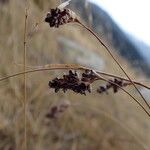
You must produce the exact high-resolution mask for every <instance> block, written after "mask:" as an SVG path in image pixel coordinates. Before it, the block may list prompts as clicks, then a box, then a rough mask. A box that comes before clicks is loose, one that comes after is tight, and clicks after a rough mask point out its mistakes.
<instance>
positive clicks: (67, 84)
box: [49, 70, 97, 95]
mask: <svg viewBox="0 0 150 150" xmlns="http://www.w3.org/2000/svg"><path fill="white" fill-rule="evenodd" d="M96 78H97V77H96V76H94V74H93V71H92V70H90V71H85V73H83V74H82V76H81V78H80V77H79V74H78V73H77V72H73V71H72V70H70V71H69V74H68V75H63V78H55V79H53V80H52V81H49V87H50V88H53V89H55V92H56V93H57V92H58V91H59V90H60V89H61V90H62V91H63V92H66V91H67V90H72V91H74V92H75V93H80V94H84V95H86V92H89V93H91V83H92V82H93V81H94V80H95V79H96Z"/></svg>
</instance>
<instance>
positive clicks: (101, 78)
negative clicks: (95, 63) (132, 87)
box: [95, 72, 150, 117]
mask: <svg viewBox="0 0 150 150" xmlns="http://www.w3.org/2000/svg"><path fill="white" fill-rule="evenodd" d="M95 74H96V75H97V77H98V78H99V79H100V80H103V81H106V82H108V83H111V84H114V85H116V86H117V87H119V88H120V89H121V90H123V91H124V92H125V93H126V94H128V95H129V96H130V97H131V98H132V99H133V100H134V101H135V102H136V103H137V104H138V105H139V106H141V108H142V109H143V110H144V111H145V113H147V115H148V116H149V117H150V113H149V112H148V111H147V110H146V109H145V108H144V106H143V105H142V104H141V103H140V102H139V101H138V100H137V99H136V98H134V97H133V96H132V95H131V94H130V93H129V92H128V91H126V90H125V89H124V88H122V87H121V86H120V85H118V84H116V83H114V82H112V81H110V80H107V79H106V78H104V77H102V76H100V75H99V74H98V73H96V72H95Z"/></svg>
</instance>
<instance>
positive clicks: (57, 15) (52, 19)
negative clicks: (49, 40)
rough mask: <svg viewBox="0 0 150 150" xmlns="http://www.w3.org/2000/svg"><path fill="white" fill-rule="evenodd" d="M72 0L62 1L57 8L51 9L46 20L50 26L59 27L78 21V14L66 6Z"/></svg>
mask: <svg viewBox="0 0 150 150" xmlns="http://www.w3.org/2000/svg"><path fill="white" fill-rule="evenodd" d="M70 1H71V0H68V1H67V2H64V3H62V4H61V5H59V6H58V7H56V8H55V9H50V11H49V12H48V13H47V16H46V18H45V22H47V23H49V25H50V27H55V28H58V27H59V26H60V25H64V24H67V23H71V22H78V19H77V18H78V17H77V15H76V14H75V13H74V12H73V11H72V10H70V9H68V8H65V7H66V6H67V5H69V2H70Z"/></svg>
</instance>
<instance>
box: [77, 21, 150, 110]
mask: <svg viewBox="0 0 150 150" xmlns="http://www.w3.org/2000/svg"><path fill="white" fill-rule="evenodd" d="M77 23H79V24H80V25H81V26H82V27H84V28H85V29H86V30H88V31H89V32H90V33H91V34H92V35H93V36H94V37H95V38H96V39H97V40H98V41H99V43H100V44H101V45H102V46H103V47H104V48H105V49H106V50H107V52H108V53H109V54H110V56H111V57H112V58H113V60H114V61H115V62H116V64H117V65H118V66H119V67H120V69H121V70H122V71H123V72H124V74H125V75H126V77H127V78H128V79H129V81H130V82H131V83H132V85H133V86H134V87H135V89H136V90H137V92H138V93H139V95H140V96H141V98H142V99H143V101H144V102H145V104H146V105H147V107H148V108H149V110H150V105H149V103H148V102H147V100H146V99H145V98H144V96H143V95H142V93H141V92H140V91H139V89H138V88H137V87H136V85H135V83H134V82H133V81H132V80H131V78H130V77H129V75H128V74H127V73H126V71H125V70H124V69H123V67H122V66H121V64H120V63H119V61H118V60H117V59H116V58H115V56H114V55H113V54H112V52H111V51H110V50H109V48H108V47H107V46H106V45H105V44H104V42H102V40H101V39H100V38H99V37H98V35H97V34H96V33H95V32H94V31H92V30H91V29H90V28H88V27H87V26H86V25H84V24H83V23H82V22H80V21H79V20H77Z"/></svg>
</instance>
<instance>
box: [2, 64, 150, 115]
mask: <svg viewBox="0 0 150 150" xmlns="http://www.w3.org/2000/svg"><path fill="white" fill-rule="evenodd" d="M66 69H74V70H82V71H85V70H87V69H88V68H86V67H83V66H80V65H75V64H72V65H68V64H51V65H49V68H39V69H33V70H28V71H25V72H19V73H16V74H13V75H10V76H7V77H4V78H1V79H0V81H4V80H6V79H9V78H12V77H16V76H19V75H22V74H28V73H33V72H43V71H50V70H66ZM88 70H89V69H88ZM96 74H97V75H98V77H99V79H100V80H101V79H103V80H104V81H107V82H110V83H111V81H109V80H106V79H105V78H103V77H101V76H100V75H99V74H98V73H96ZM112 83H113V82H112ZM113 84H115V83H113ZM116 85H117V86H118V87H119V88H120V89H122V90H123V91H124V92H126V93H127V94H128V95H129V96H130V97H131V98H132V99H133V100H134V101H136V103H137V104H139V105H140V107H141V108H142V109H143V110H144V111H145V112H146V113H147V114H148V116H150V114H149V113H148V112H147V110H146V109H145V108H144V106H143V105H142V104H141V103H140V102H139V101H138V100H136V99H135V98H134V97H133V96H132V95H131V94H130V93H129V92H127V91H126V90H125V89H123V88H122V87H120V86H119V85H118V84H116Z"/></svg>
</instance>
